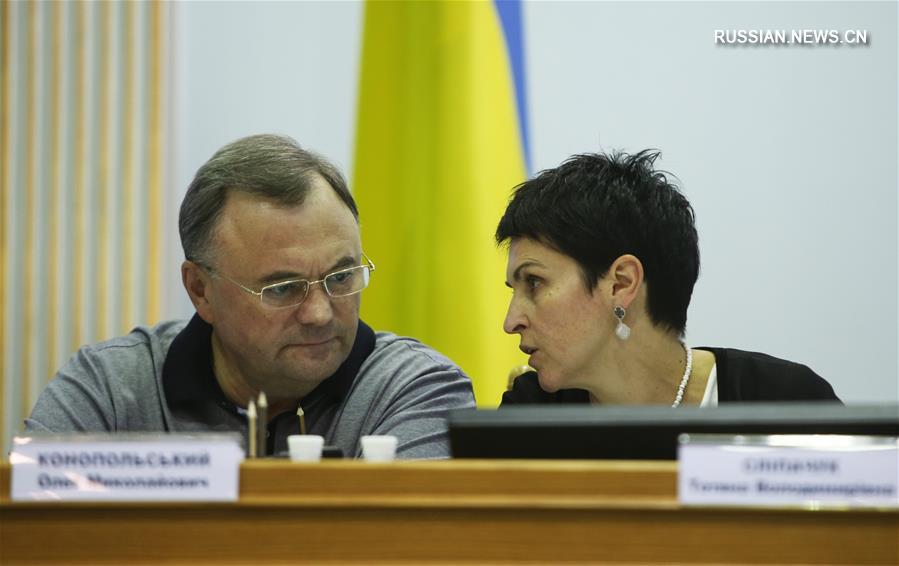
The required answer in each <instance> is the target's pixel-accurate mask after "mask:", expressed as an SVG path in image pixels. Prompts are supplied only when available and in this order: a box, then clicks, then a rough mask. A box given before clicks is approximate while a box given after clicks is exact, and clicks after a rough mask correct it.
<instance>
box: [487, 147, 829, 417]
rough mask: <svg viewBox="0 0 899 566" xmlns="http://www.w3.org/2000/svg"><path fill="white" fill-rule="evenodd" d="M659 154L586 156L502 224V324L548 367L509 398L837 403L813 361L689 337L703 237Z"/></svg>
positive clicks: (555, 172) (535, 188)
mask: <svg viewBox="0 0 899 566" xmlns="http://www.w3.org/2000/svg"><path fill="white" fill-rule="evenodd" d="M658 156H659V154H658V152H653V151H642V152H640V153H637V154H634V155H628V154H624V153H615V154H608V155H607V154H584V155H576V156H574V157H572V158H570V159H568V160H567V161H565V162H564V163H562V164H561V165H560V166H559V167H556V168H554V169H548V170H546V171H543V172H541V173H540V174H539V175H537V176H536V177H535V178H533V179H531V180H529V181H527V182H525V183H523V184H521V185H519V186H518V187H517V188H516V190H515V193H514V195H513V197H512V200H511V202H510V203H509V206H508V208H507V209H506V212H505V214H504V215H503V217H502V220H500V223H499V227H498V228H497V231H496V240H497V242H498V243H500V244H503V243H508V245H509V263H508V267H507V270H506V283H507V285H509V286H510V287H511V288H512V289H513V295H512V299H511V302H510V304H509V310H508V313H507V315H506V320H505V323H504V329H505V331H506V332H508V333H510V334H518V335H519V336H520V337H521V345H520V348H521V350H522V351H524V352H525V353H526V354H528V355H529V356H530V359H529V362H528V363H529V365H530V366H531V367H533V368H534V369H535V370H536V371H533V372H528V373H526V374H524V375H522V376H520V377H518V378H517V379H516V380H515V382H514V386H513V387H512V389H511V390H510V391H507V392H506V393H505V394H504V395H503V405H510V404H516V403H589V402H592V403H603V404H670V405H671V406H672V407H677V406H678V405H681V404H689V405H716V404H718V403H719V402H721V403H725V402H734V401H800V400H829V401H839V399H838V398H837V396H836V394H835V393H834V391H833V388H832V387H831V386H830V384H829V383H827V381H825V380H824V379H822V378H821V377H820V376H818V375H817V374H815V373H814V372H813V371H812V370H810V369H809V368H808V367H806V366H804V365H800V364H796V363H793V362H788V361H785V360H781V359H777V358H774V357H772V356H768V355H766V354H760V353H756V352H745V351H741V350H734V349H730V348H708V347H702V348H695V349H691V348H689V347H688V346H687V345H686V344H685V343H684V341H683V337H684V331H685V328H686V324H687V307H688V306H689V304H690V297H691V295H692V293H693V285H694V284H695V283H696V278H697V276H698V275H699V246H698V236H697V234H696V227H695V224H694V214H693V208H692V207H691V206H690V203H689V202H687V199H686V198H685V197H684V196H683V195H682V194H681V193H680V192H679V191H678V190H677V188H675V186H674V185H673V184H672V183H671V182H670V181H669V179H668V176H667V175H666V174H665V173H664V172H661V171H657V170H656V169H654V163H655V161H656V159H657V158H658Z"/></svg>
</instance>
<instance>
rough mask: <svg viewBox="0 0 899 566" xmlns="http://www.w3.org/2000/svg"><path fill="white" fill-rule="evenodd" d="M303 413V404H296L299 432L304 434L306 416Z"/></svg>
mask: <svg viewBox="0 0 899 566" xmlns="http://www.w3.org/2000/svg"><path fill="white" fill-rule="evenodd" d="M304 415H305V413H304V412H303V406H302V405H297V416H298V417H300V434H306V417H305V416H304Z"/></svg>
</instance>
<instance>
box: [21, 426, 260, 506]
mask: <svg viewBox="0 0 899 566" xmlns="http://www.w3.org/2000/svg"><path fill="white" fill-rule="evenodd" d="M242 460H243V450H242V449H241V447H240V445H239V443H238V439H237V437H235V436H231V435H145V436H144V435H136V436H135V435H129V436H124V437H123V436H120V435H118V436H117V435H93V434H92V435H66V436H40V435H36V436H29V437H16V438H14V439H13V449H12V451H11V452H10V455H9V461H10V464H11V465H12V482H11V484H12V485H11V489H10V497H11V499H13V500H15V501H236V500H237V495H238V488H239V485H238V472H239V469H240V462H241V461H242Z"/></svg>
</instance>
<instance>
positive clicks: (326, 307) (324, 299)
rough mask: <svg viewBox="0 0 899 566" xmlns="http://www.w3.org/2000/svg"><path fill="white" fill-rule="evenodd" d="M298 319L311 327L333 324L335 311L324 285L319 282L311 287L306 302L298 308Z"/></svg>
mask: <svg viewBox="0 0 899 566" xmlns="http://www.w3.org/2000/svg"><path fill="white" fill-rule="evenodd" d="M296 317H297V320H298V321H299V322H300V323H302V324H308V325H310V326H324V325H325V324H328V323H329V322H331V319H332V318H334V309H333V306H332V305H331V297H330V295H328V292H327V291H325V286H324V284H323V283H321V282H318V283H316V284H313V285H311V286H310V287H309V291H308V294H307V295H306V300H305V301H303V302H302V304H300V306H299V307H297V311H296Z"/></svg>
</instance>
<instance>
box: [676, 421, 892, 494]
mask: <svg viewBox="0 0 899 566" xmlns="http://www.w3.org/2000/svg"><path fill="white" fill-rule="evenodd" d="M747 438H748V440H747ZM897 484H899V443H897V440H896V439H895V438H893V439H885V438H877V437H852V436H836V435H821V436H814V435H808V436H763V437H733V436H730V437H728V436H722V435H714V436H713V435H683V436H682V440H681V444H680V446H679V449H678V498H679V500H680V502H681V503H683V504H686V505H746V506H771V505H792V506H795V505H800V506H811V507H822V506H838V507H899V485H897Z"/></svg>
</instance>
